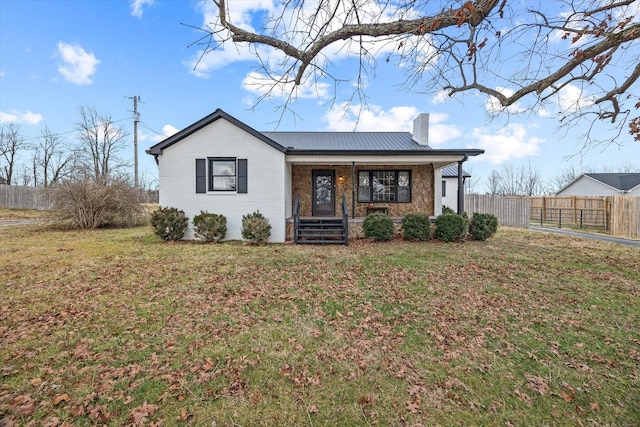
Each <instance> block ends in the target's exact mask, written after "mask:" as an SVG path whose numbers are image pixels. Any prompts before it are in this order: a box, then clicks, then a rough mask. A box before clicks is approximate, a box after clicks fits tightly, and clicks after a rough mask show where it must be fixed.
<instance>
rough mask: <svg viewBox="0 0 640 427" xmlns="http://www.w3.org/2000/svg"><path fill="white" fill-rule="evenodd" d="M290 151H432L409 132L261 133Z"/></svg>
mask: <svg viewBox="0 0 640 427" xmlns="http://www.w3.org/2000/svg"><path fill="white" fill-rule="evenodd" d="M261 133H262V134H263V135H264V136H266V137H267V138H269V139H271V140H272V141H275V142H277V143H278V144H280V145H281V146H283V147H286V148H287V151H288V152H292V151H293V150H313V151H332V152H337V151H407V150H409V151H433V149H432V148H431V147H429V146H428V145H420V144H418V143H417V142H416V141H414V140H413V138H412V136H411V133H409V132H261Z"/></svg>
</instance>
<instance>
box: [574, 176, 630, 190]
mask: <svg viewBox="0 0 640 427" xmlns="http://www.w3.org/2000/svg"><path fill="white" fill-rule="evenodd" d="M585 175H587V176H588V177H591V178H593V179H595V180H597V181H600V182H601V183H603V184H606V185H608V186H609V187H613V188H615V189H616V190H620V191H629V190H631V189H633V188H635V187H637V186H639V185H640V173H585Z"/></svg>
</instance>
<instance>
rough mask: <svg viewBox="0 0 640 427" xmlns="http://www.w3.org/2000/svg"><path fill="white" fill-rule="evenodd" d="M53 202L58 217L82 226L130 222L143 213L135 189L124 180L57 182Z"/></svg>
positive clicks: (84, 227)
mask: <svg viewBox="0 0 640 427" xmlns="http://www.w3.org/2000/svg"><path fill="white" fill-rule="evenodd" d="M53 206H54V209H55V210H56V211H57V212H58V219H59V220H64V221H70V222H71V223H73V224H74V225H75V226H76V227H78V228H83V229H90V228H100V227H105V226H110V225H116V226H125V225H132V224H134V223H135V222H136V221H137V220H138V219H139V218H140V216H141V215H142V213H143V210H142V206H141V205H140V200H139V195H138V191H137V190H136V189H135V188H133V187H132V186H130V185H129V184H127V183H126V182H124V181H112V182H108V183H106V184H104V183H96V182H93V181H89V180H84V181H68V182H62V183H59V184H57V185H56V186H55V187H54V192H53Z"/></svg>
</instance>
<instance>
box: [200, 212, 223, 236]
mask: <svg viewBox="0 0 640 427" xmlns="http://www.w3.org/2000/svg"><path fill="white" fill-rule="evenodd" d="M193 231H194V234H195V236H196V237H198V238H201V239H202V240H204V241H205V242H219V241H221V240H223V239H224V237H225V236H226V235H227V218H226V217H225V216H224V215H217V214H214V213H209V212H206V211H200V214H199V215H196V216H194V217H193Z"/></svg>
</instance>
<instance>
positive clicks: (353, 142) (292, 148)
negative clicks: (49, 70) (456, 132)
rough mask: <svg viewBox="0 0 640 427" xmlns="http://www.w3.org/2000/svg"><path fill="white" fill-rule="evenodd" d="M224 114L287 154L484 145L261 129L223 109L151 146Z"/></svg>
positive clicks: (422, 151) (416, 151) (158, 147)
mask: <svg viewBox="0 0 640 427" xmlns="http://www.w3.org/2000/svg"><path fill="white" fill-rule="evenodd" d="M220 118H223V119H225V120H227V121H229V122H230V123H233V124H234V125H236V126H238V127H239V128H241V129H243V130H245V131H246V132H248V133H249V134H251V135H253V136H255V137H256V138H258V139H260V140H262V141H264V142H265V143H267V144H269V145H271V146H272V147H273V148H275V149H276V150H279V151H281V152H283V153H285V154H291V155H293V154H297V155H316V154H317V155H371V154H375V155H382V156H384V155H402V154H408V155H427V156H429V155H434V156H437V155H456V156H460V155H463V156H477V155H479V154H482V153H484V150H480V149H475V148H471V149H444V150H441V149H437V150H435V149H433V148H431V147H429V146H428V145H420V144H418V143H417V142H416V141H414V140H413V138H412V135H411V133H409V132H258V131H257V130H255V129H253V128H252V127H250V126H248V125H247V124H245V123H243V122H241V121H240V120H238V119H236V118H234V117H232V116H230V115H229V114H227V113H225V112H224V111H222V110H221V109H217V110H216V111H214V112H213V113H211V114H209V115H208V116H206V117H203V118H202V119H200V120H198V121H197V122H195V123H193V124H191V125H189V126H187V127H186V128H184V129H183V130H181V131H180V132H178V133H176V134H175V135H172V136H170V137H168V138H167V139H165V140H163V141H161V142H159V143H157V144H155V145H154V146H152V147H151V148H149V149H148V150H147V151H146V152H147V154H152V155H154V156H158V155H160V154H162V151H163V150H164V149H165V148H168V147H170V146H171V145H173V144H175V143H177V142H179V141H181V140H183V139H184V138H186V137H187V136H189V135H191V134H193V133H195V132H197V131H198V130H200V129H202V128H203V127H205V126H207V125H209V124H210V123H213V122H215V121H216V120H218V119H220Z"/></svg>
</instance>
